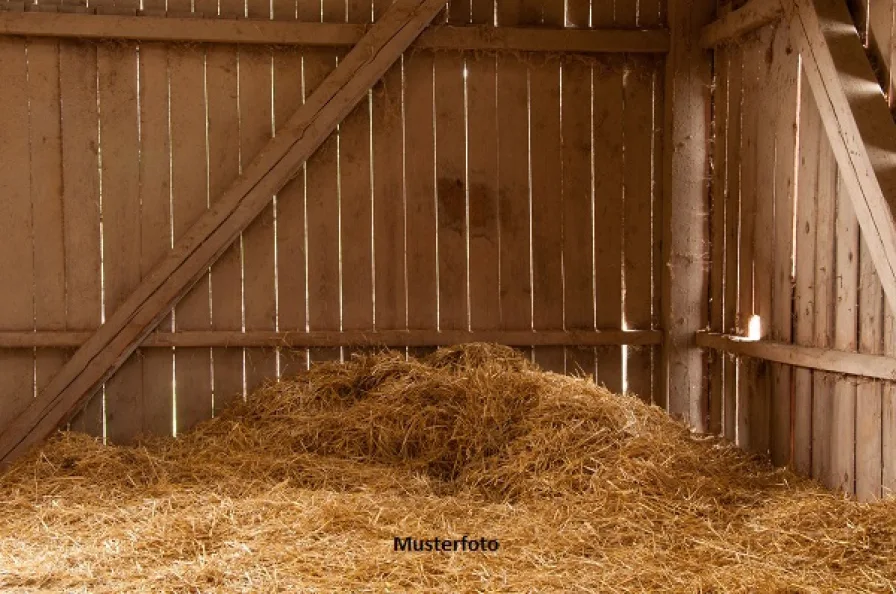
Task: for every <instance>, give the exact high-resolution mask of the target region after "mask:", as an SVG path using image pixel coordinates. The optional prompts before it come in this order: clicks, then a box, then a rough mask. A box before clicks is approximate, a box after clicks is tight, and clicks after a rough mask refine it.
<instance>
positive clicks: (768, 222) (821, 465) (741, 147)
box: [710, 0, 896, 499]
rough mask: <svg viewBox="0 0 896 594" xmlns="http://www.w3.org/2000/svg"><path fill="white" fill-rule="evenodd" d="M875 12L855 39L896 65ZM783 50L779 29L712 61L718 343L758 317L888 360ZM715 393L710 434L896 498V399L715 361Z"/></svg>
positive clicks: (746, 363) (834, 177)
mask: <svg viewBox="0 0 896 594" xmlns="http://www.w3.org/2000/svg"><path fill="white" fill-rule="evenodd" d="M868 6H869V5H867V4H864V3H863V6H861V7H856V8H857V10H856V17H857V19H858V23H859V25H858V28H859V30H860V31H872V32H874V33H873V34H872V35H874V36H876V37H872V36H871V35H870V36H869V37H868V39H869V45H871V51H876V50H874V49H873V48H874V47H879V45H880V44H883V46H884V47H886V48H887V49H886V51H883V52H882V53H881V54H878V55H883V56H886V57H887V60H888V59H889V56H890V55H891V54H892V35H891V31H892V26H893V9H894V3H893V2H892V0H883V1H879V2H877V1H875V2H871V4H870V15H869V13H868V12H867V11H866V9H867V8H868ZM859 9H861V10H859ZM869 18H870V21H868V25H867V27H866V26H865V23H866V19H869ZM788 37H789V36H788V31H787V29H786V25H784V24H778V25H772V26H768V27H766V28H764V29H761V30H760V31H758V32H754V33H752V34H750V35H749V36H748V37H747V38H745V39H743V40H741V41H739V42H737V43H735V44H730V45H727V46H724V47H720V48H718V50H717V51H716V54H715V69H716V84H715V90H714V93H715V113H714V121H715V138H714V175H713V180H712V184H713V212H712V221H713V231H712V237H713V243H712V248H711V254H712V294H711V299H710V308H711V314H712V328H711V330H712V331H715V332H722V333H729V334H736V335H746V334H747V332H748V324H749V320H750V318H751V317H752V316H754V315H755V316H759V318H760V319H761V337H762V338H764V339H769V340H773V341H776V342H783V343H791V344H797V345H802V346H815V347H825V348H833V349H839V350H846V351H858V352H862V353H869V354H889V355H894V354H896V335H894V318H893V315H892V312H890V311H889V309H888V308H887V307H886V306H885V302H884V299H883V294H882V290H881V286H880V282H879V280H878V278H877V275H876V272H875V270H874V266H873V265H872V263H871V259H870V257H869V256H868V255H867V253H866V248H865V246H864V243H863V240H862V237H861V233H860V231H859V228H858V224H857V222H856V218H855V215H854V213H853V210H852V206H851V202H850V200H849V197H848V195H846V193H845V189H844V187H843V186H842V184H841V181H840V178H839V175H838V170H837V164H836V161H835V159H834V156H833V153H832V151H831V146H830V143H829V142H828V139H827V136H826V134H825V132H824V128H823V126H822V123H821V119H820V118H821V116H820V115H819V113H818V109H817V107H816V104H815V100H814V98H813V96H812V92H811V90H810V88H809V85H808V82H807V81H806V80H805V78H804V75H803V74H802V73H801V72H800V64H799V60H798V56H797V53H796V52H794V51H793V49H792V48H791V46H790V43H789V38H788ZM881 73H882V86H883V87H884V89H885V90H886V92H887V93H888V95H889V97H890V100H892V99H893V97H892V84H890V83H889V74H888V73H887V70H886V69H882V70H881ZM711 381H712V390H711V395H710V403H711V404H710V410H711V415H712V420H713V427H714V430H715V431H717V432H719V433H722V434H724V435H725V436H726V437H728V438H730V439H736V441H737V442H738V443H739V444H740V445H742V446H743V447H745V448H748V449H751V450H754V451H756V452H758V453H761V454H770V455H771V457H772V459H773V460H774V461H775V462H776V463H778V464H781V465H785V464H789V465H791V466H792V467H793V468H795V469H796V470H798V471H800V472H802V473H805V474H809V475H811V476H813V477H816V478H818V479H819V480H821V481H822V482H824V483H825V484H826V485H828V486H830V487H832V488H835V489H841V490H843V491H845V492H847V493H855V494H857V495H858V496H859V497H860V498H861V499H870V498H875V497H880V496H881V495H883V494H887V493H890V492H891V491H892V490H893V489H894V488H896V472H894V467H893V465H894V463H896V385H891V384H882V383H879V382H874V381H870V380H864V379H859V378H855V377H845V376H838V375H834V374H830V373H825V372H821V371H811V370H808V369H802V368H791V367H788V366H784V365H779V364H776V363H769V362H764V361H756V360H750V359H745V358H731V357H729V356H719V355H715V356H714V359H713V362H712V367H711Z"/></svg>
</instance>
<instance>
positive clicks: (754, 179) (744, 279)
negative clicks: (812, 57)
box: [737, 40, 765, 449]
mask: <svg viewBox="0 0 896 594" xmlns="http://www.w3.org/2000/svg"><path fill="white" fill-rule="evenodd" d="M764 49H765V48H763V47H761V43H760V42H759V41H758V40H752V41H750V42H748V43H746V44H745V45H744V47H743V56H744V73H743V77H744V78H743V85H744V91H743V93H744V94H743V105H742V107H741V110H742V111H741V118H742V126H743V127H742V129H741V157H742V161H741V181H740V217H739V218H740V249H739V258H738V271H739V279H738V289H739V290H738V306H737V312H738V320H737V329H738V333H739V334H744V333H745V332H746V330H747V324H749V322H750V319H751V318H752V316H753V314H754V313H756V309H755V303H754V295H755V294H754V286H753V280H754V267H755V265H756V262H755V251H756V213H757V208H758V196H757V194H758V191H759V184H758V181H759V180H758V175H759V170H758V163H757V156H758V150H757V149H758V147H757V141H758V137H757V134H758V130H759V119H760V117H759V115H760V114H759V112H760V97H761V95H760V93H761V91H760V88H759V85H760V81H759V75H760V64H761V60H762V54H763V50H764ZM747 363H748V362H745V361H741V362H740V365H741V366H740V368H739V373H740V377H741V379H742V381H741V382H740V383H739V389H738V394H737V443H738V445H739V446H740V447H742V448H744V449H751V448H752V444H751V442H750V437H751V427H750V424H749V422H750V407H751V402H750V395H751V394H752V393H753V390H752V389H751V388H752V382H751V381H750V379H751V378H750V374H749V373H747V371H748V368H747Z"/></svg>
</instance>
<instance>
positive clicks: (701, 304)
mask: <svg viewBox="0 0 896 594" xmlns="http://www.w3.org/2000/svg"><path fill="white" fill-rule="evenodd" d="M668 7H669V8H668V15H669V16H668V18H669V26H670V31H671V34H672V49H671V52H670V53H669V57H668V59H667V61H666V77H665V84H666V92H665V97H666V99H665V117H664V122H665V123H664V128H665V129H666V142H665V152H664V167H663V174H664V176H665V180H664V183H663V192H664V194H663V198H664V201H663V236H662V237H663V242H662V243H663V259H662V261H663V265H664V267H663V276H662V281H661V283H662V287H663V288H662V296H663V301H662V303H663V310H662V322H663V323H662V326H663V328H665V330H666V333H667V334H666V337H667V339H666V343H665V345H664V349H663V355H662V367H663V371H662V372H661V373H662V375H661V380H662V386H661V388H660V389H661V391H662V392H663V393H664V394H668V400H667V408H668V409H669V412H671V414H672V415H674V416H676V417H680V418H682V419H683V420H684V421H685V422H687V423H689V424H690V425H691V426H692V427H694V429H695V430H697V431H705V426H704V425H705V423H704V419H703V418H702V416H701V410H700V408H701V406H702V403H703V402H704V401H705V396H704V394H705V392H706V387H707V386H706V385H705V383H704V378H705V369H704V368H705V364H706V361H705V360H704V358H703V357H704V354H703V352H701V351H700V349H697V348H696V344H695V342H694V340H695V339H694V336H695V333H696V331H697V330H699V329H702V328H705V327H706V324H707V322H708V312H707V311H706V307H705V301H706V295H708V294H709V285H708V281H709V278H708V274H707V272H708V270H707V268H706V266H705V265H704V250H705V247H706V245H707V234H708V229H709V226H708V219H707V212H708V210H709V196H708V191H707V189H708V187H707V184H706V181H705V180H706V179H707V178H708V176H709V155H708V152H707V151H708V150H709V148H708V146H707V143H706V142H705V139H706V138H707V135H708V132H709V130H708V127H709V124H710V122H709V114H710V110H709V101H710V97H709V93H710V90H709V87H710V84H711V82H712V79H711V70H712V69H711V66H712V64H711V61H710V58H709V55H708V54H705V53H704V52H703V51H702V50H700V49H699V48H697V47H696V45H695V44H693V43H692V40H693V39H694V38H695V37H696V36H697V34H698V33H699V30H700V28H701V27H702V26H703V25H704V24H706V23H707V22H708V21H709V20H710V18H711V17H712V14H713V13H714V10H715V3H714V2H712V1H710V0H690V1H685V0H671V1H670V2H669V4H668Z"/></svg>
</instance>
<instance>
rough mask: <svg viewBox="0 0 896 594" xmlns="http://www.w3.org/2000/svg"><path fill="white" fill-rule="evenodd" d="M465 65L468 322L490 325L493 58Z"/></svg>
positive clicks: (496, 322)
mask: <svg viewBox="0 0 896 594" xmlns="http://www.w3.org/2000/svg"><path fill="white" fill-rule="evenodd" d="M473 7H474V8H476V7H477V3H475V2H474V4H473ZM466 68H467V72H468V74H467V76H466V80H467V114H468V122H469V124H468V129H469V131H468V135H469V142H468V144H467V160H468V161H467V162H468V166H467V167H468V180H469V188H468V195H469V199H468V213H469V214H468V217H467V219H468V224H467V229H468V241H469V253H470V255H469V295H470V328H472V329H474V330H495V329H498V328H500V327H501V294H500V288H499V282H500V272H501V270H500V248H501V246H500V230H499V212H500V206H499V188H498V145H499V139H498V97H497V93H498V90H497V59H496V57H495V56H477V55H471V56H468V57H467V58H466ZM517 101H519V98H517Z"/></svg>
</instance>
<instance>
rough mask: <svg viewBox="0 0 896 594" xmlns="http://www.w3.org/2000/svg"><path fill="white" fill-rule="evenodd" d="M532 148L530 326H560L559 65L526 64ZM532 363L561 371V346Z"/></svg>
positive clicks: (543, 352) (541, 353) (537, 355)
mask: <svg viewBox="0 0 896 594" xmlns="http://www.w3.org/2000/svg"><path fill="white" fill-rule="evenodd" d="M530 90H531V98H530V110H531V111H530V113H531V124H530V125H531V134H532V147H539V149H538V155H539V157H538V158H537V159H532V171H531V176H532V278H533V287H532V289H533V299H534V319H533V321H534V327H535V329H536V330H547V329H551V328H562V327H563V206H562V193H561V190H560V188H561V181H562V170H563V156H562V146H561V138H560V134H561V132H560V129H561V128H560V65H559V64H558V63H557V62H547V63H539V64H532V65H530ZM535 361H536V363H538V364H539V365H540V366H541V367H542V368H543V369H545V370H547V371H555V372H558V373H563V372H565V370H566V365H565V355H564V351H563V349H556V348H537V349H535Z"/></svg>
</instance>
